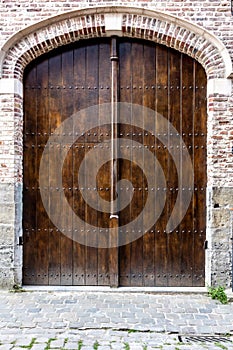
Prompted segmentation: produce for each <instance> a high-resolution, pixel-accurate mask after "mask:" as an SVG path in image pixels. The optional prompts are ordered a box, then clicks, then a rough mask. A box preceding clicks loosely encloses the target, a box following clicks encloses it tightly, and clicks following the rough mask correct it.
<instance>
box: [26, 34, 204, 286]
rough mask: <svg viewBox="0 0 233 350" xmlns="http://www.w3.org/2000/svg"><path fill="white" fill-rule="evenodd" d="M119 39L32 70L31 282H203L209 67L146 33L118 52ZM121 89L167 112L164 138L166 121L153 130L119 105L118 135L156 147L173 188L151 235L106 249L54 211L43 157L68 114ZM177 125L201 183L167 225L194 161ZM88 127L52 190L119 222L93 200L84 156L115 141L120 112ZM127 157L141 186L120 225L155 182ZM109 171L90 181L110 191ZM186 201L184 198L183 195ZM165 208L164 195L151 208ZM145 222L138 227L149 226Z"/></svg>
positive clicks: (87, 217)
mask: <svg viewBox="0 0 233 350" xmlns="http://www.w3.org/2000/svg"><path fill="white" fill-rule="evenodd" d="M112 40H113V39H111V38H105V39H95V40H86V41H83V42H81V43H80V42H77V43H74V44H71V45H69V46H65V47H62V48H60V49H56V50H54V51H52V52H51V53H49V54H46V55H43V56H41V57H40V58H38V59H36V60H35V61H33V62H32V63H31V64H30V65H29V66H28V67H27V70H26V72H25V75H24V212H23V230H24V264H23V265H24V266H23V274H24V284H39V285H43V284H44V285H120V286H203V285H204V279H205V251H204V248H205V247H204V246H205V244H204V243H205V227H206V199H205V198H206V123H207V122H206V119H207V116H206V75H205V72H204V69H203V68H202V66H201V65H200V64H199V63H197V62H196V61H195V60H194V59H192V58H191V57H188V56H186V55H185V54H182V53H180V52H178V51H175V50H173V49H171V48H167V47H165V46H162V45H159V44H156V43H154V42H148V41H145V40H143V41H142V40H138V39H137V40H136V39H128V38H117V39H116V42H117V49H116V54H117V55H116V57H115V58H114V55H113V53H112V46H113V44H112ZM114 40H115V39H114ZM114 62H115V63H114ZM116 62H117V63H116ZM114 64H115V68H116V70H115V71H114V70H113V66H114ZM113 72H115V75H114V76H113ZM114 91H115V92H116V95H115V97H116V96H117V97H116V98H117V101H119V102H124V103H127V104H131V105H139V106H144V107H147V108H149V109H150V110H152V111H156V112H158V113H160V114H161V115H162V116H163V117H164V118H165V119H166V120H167V129H166V130H165V131H164V130H163V134H164V135H163V137H164V138H163V140H164V142H161V139H160V135H159V133H160V130H158V129H156V128H158V125H157V126H156V125H154V126H153V128H154V130H155V133H154V134H153V133H152V132H147V130H146V129H144V128H143V127H142V128H139V127H138V126H135V125H134V121H133V120H132V119H131V120H130V122H129V123H128V124H126V123H125V122H124V123H121V115H119V120H118V125H119V127H118V129H117V133H118V134H117V137H118V138H119V139H121V138H122V139H125V140H126V144H125V147H128V148H129V149H130V150H131V151H130V152H131V155H132V159H134V158H133V157H134V156H133V154H134V151H135V147H136V146H135V144H134V142H137V143H138V144H140V145H141V147H142V149H143V150H145V151H143V152H144V153H143V157H144V159H146V150H147V149H149V151H150V152H151V153H152V154H153V155H154V156H155V157H156V158H157V159H158V161H159V163H160V165H161V167H162V169H163V172H164V174H165V179H166V183H165V187H163V188H160V187H159V186H158V183H157V182H156V176H155V177H154V186H153V187H152V188H150V190H154V191H156V192H157V194H158V195H159V193H160V192H161V191H164V192H165V193H166V201H165V204H164V207H163V210H162V212H161V215H160V216H159V219H158V220H157V222H156V223H155V224H154V225H152V226H151V227H150V228H149V229H148V231H147V232H146V233H145V234H144V235H140V237H139V238H138V239H136V240H134V241H132V242H130V243H128V244H125V245H122V246H119V247H118V248H108V249H106V248H95V247H92V246H89V245H88V242H87V244H86V245H85V244H80V243H78V242H77V241H75V240H73V239H71V238H72V237H70V238H68V237H66V236H65V235H63V234H62V233H61V232H59V230H58V229H57V227H56V226H54V224H53V223H52V222H51V221H50V219H49V215H48V213H47V212H46V211H45V210H44V206H43V204H42V201H41V196H40V190H41V189H40V188H39V165H40V160H41V155H42V153H43V150H44V147H45V144H46V143H47V141H48V139H49V137H50V136H51V134H52V133H54V131H55V130H56V128H57V127H59V125H61V123H62V122H63V121H65V120H66V119H67V118H69V117H70V116H71V115H72V114H74V113H77V112H79V111H80V110H83V109H85V108H88V107H90V106H93V105H97V106H98V105H102V104H104V103H109V102H111V101H112V99H113V92H114ZM115 101H116V100H115ZM131 117H132V115H131ZM95 118H98V114H96V115H95ZM132 118H133V117H132ZM142 120H143V123H142V125H147V124H148V122H149V119H148V117H147V115H146V113H144V114H143V115H142ZM97 124H98V123H97ZM155 124H156V123H155ZM171 125H172V126H173V127H174V128H175V129H176V130H177V132H178V134H179V135H180V136H181V138H182V141H183V142H184V145H185V149H187V150H188V152H189V157H190V159H191V161H192V165H193V169H194V172H193V175H194V182H193V184H194V186H193V188H192V189H190V188H185V187H184V188H182V191H184V192H185V191H187V193H188V192H190V191H192V190H193V195H192V198H191V201H190V203H189V205H188V208H187V211H186V213H185V215H184V217H183V219H182V221H181V222H180V223H179V225H177V226H176V227H175V228H174V229H173V230H172V232H169V233H168V232H167V231H166V225H167V222H168V220H169V218H170V217H171V213H172V211H173V209H174V207H175V203H176V200H177V197H178V190H180V187H179V176H181V177H182V176H183V177H184V174H185V170H186V164H187V163H186V159H185V157H184V153H183V152H184V145H183V144H182V143H180V145H179V146H177V144H174V143H173V141H174V138H173V136H174V135H172V132H171ZM86 129H87V128H86V125H83V130H84V132H83V135H78V138H77V140H76V141H75V142H74V143H73V144H72V147H71V148H70V150H69V151H67V157H66V160H65V162H64V167H63V183H62V188H54V189H52V191H55V192H56V193H57V198H58V202H59V198H60V196H61V195H62V193H64V194H65V196H66V199H67V201H68V203H69V205H70V206H71V207H72V210H73V211H74V213H75V214H77V215H78V216H79V217H82V219H83V220H84V221H85V222H87V223H90V224H92V225H93V226H95V227H97V228H99V227H104V228H108V227H109V226H111V223H110V221H109V214H106V213H100V212H98V211H96V210H93V209H92V208H90V207H89V206H88V205H87V204H85V201H84V200H83V198H82V195H81V192H80V189H79V183H78V180H77V178H78V169H79V168H80V164H81V162H82V161H83V160H84V159H85V157H86V155H87V154H88V152H89V151H90V150H92V149H93V148H94V147H95V146H96V145H98V144H100V143H104V142H105V143H106V144H108V142H110V139H111V136H112V129H111V120H109V123H108V124H105V125H102V124H101V121H100V122H99V125H98V127H96V128H93V129H90V130H87V131H86ZM156 130H157V133H156ZM57 147H58V148H59V147H61V145H60V144H58V145H57ZM138 147H139V146H138ZM174 147H176V148H177V150H178V151H176V154H177V155H178V158H179V159H181V161H180V163H179V164H180V169H176V164H175V163H174V160H173V158H172V157H171V151H172V149H173V148H174ZM119 159H120V160H119V161H118V162H117V178H118V179H126V180H129V181H130V182H131V183H132V185H133V188H134V191H133V197H132V201H131V203H130V205H128V206H126V207H125V208H124V209H122V210H121V211H120V212H119V213H118V214H119V222H118V225H117V226H118V228H120V227H121V226H122V225H125V224H127V223H128V222H130V221H132V220H134V219H135V218H137V217H138V215H139V213H140V212H141V211H142V210H143V207H144V205H145V203H146V201H147V197H148V183H147V180H146V178H145V176H144V173H143V170H141V169H139V167H138V166H137V165H136V162H133V161H131V162H129V161H128V160H124V157H123V156H122V157H119ZM94 164H95V163H93V171H95V169H94V167H95V165H94ZM151 172H152V173H153V169H152V170H151ZM110 174H111V164H110V162H106V163H105V164H104V165H103V166H102V167H101V169H100V170H99V172H98V177H97V184H96V188H92V189H91V188H89V187H88V188H86V190H88V191H90V192H91V191H93V193H94V192H96V191H97V192H98V193H99V195H100V197H102V198H103V199H105V200H106V201H108V200H109V199H110V197H109V196H110V193H111V176H110ZM50 176H51V178H53V177H54V176H56V174H55V173H54V174H53V173H52V172H51V174H50ZM50 190H51V189H50ZM126 190H127V189H126ZM180 205H181V207H182V203H181V204H180ZM181 207H180V210H182V208H181ZM51 210H56V205H54V204H53V207H51ZM156 210H157V204H156V202H155V204H154V207H153V206H152V207H151V212H155V211H156ZM58 215H60V216H62V212H60V211H59V213H58ZM147 215H150V214H147ZM62 220H63V224H64V226H65V225H67V220H71V221H70V222H72V220H73V218H67V217H64V218H62ZM143 220H144V221H143V222H146V221H147V220H149V217H147V216H146V215H144V218H143ZM72 229H74V230H75V229H78V228H76V227H73V228H72ZM72 229H71V230H72ZM137 230H138V232H139V231H140V230H141V227H137ZM85 234H87V232H85ZM86 239H87V240H88V235H87V238H86ZM106 239H108V238H107V237H106ZM112 281H114V282H112Z"/></svg>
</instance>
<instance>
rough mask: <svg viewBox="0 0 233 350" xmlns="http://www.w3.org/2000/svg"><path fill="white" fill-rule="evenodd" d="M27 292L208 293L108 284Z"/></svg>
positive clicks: (201, 289) (36, 288) (197, 289)
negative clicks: (109, 285) (112, 285)
mask: <svg viewBox="0 0 233 350" xmlns="http://www.w3.org/2000/svg"><path fill="white" fill-rule="evenodd" d="M22 288H23V290H24V291H27V292H104V293H153V294H156V293H157V294H160V293H165V294H170V293H174V294H175V293H187V294H188V293H189V294H193V293H207V291H208V289H207V287H118V288H111V287H107V286H36V285H33V286H29V285H23V286H22Z"/></svg>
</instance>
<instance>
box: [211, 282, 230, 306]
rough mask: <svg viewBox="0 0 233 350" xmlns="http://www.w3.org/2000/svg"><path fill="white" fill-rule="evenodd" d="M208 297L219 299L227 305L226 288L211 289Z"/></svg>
mask: <svg viewBox="0 0 233 350" xmlns="http://www.w3.org/2000/svg"><path fill="white" fill-rule="evenodd" d="M208 295H209V296H211V298H212V299H217V300H219V301H220V303H222V304H227V302H228V300H227V295H226V293H225V288H224V287H222V286H218V287H209V288H208Z"/></svg>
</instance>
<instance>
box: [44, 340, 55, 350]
mask: <svg viewBox="0 0 233 350" xmlns="http://www.w3.org/2000/svg"><path fill="white" fill-rule="evenodd" d="M55 340H57V338H50V339H49V340H48V341H47V345H46V347H45V350H49V349H50V345H51V343H52V341H55Z"/></svg>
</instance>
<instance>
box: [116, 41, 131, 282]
mask: <svg viewBox="0 0 233 350" xmlns="http://www.w3.org/2000/svg"><path fill="white" fill-rule="evenodd" d="M119 80H120V83H119V85H120V89H119V101H120V102H128V103H130V102H131V89H130V88H129V86H130V85H131V44H130V43H129V42H126V41H124V40H122V41H121V42H120V44H119ZM119 118H120V122H121V116H119ZM130 123H131V120H129V124H130ZM119 135H120V138H121V137H123V138H127V139H128V140H129V145H130V144H131V143H130V139H131V137H132V128H131V127H126V126H125V125H123V124H120V126H119ZM127 135H128V136H127ZM121 150H122V149H121V148H120V153H121ZM122 151H123V150H122ZM119 158H121V154H120V157H119ZM119 169H120V170H119V171H120V173H119V178H125V179H128V180H129V181H131V182H132V178H131V165H130V163H129V162H127V161H125V160H123V159H120V160H119ZM130 218H131V206H127V207H126V208H125V209H123V210H122V211H121V213H120V226H123V225H125V224H127V223H128V222H129V220H130ZM120 233H121V229H120ZM130 264H131V246H130V244H127V245H124V246H121V247H119V274H120V276H119V284H120V285H121V286H130V273H131V270H130Z"/></svg>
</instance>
